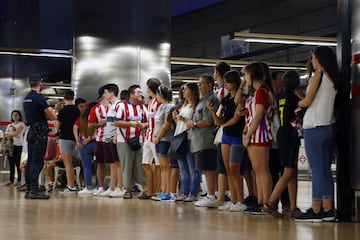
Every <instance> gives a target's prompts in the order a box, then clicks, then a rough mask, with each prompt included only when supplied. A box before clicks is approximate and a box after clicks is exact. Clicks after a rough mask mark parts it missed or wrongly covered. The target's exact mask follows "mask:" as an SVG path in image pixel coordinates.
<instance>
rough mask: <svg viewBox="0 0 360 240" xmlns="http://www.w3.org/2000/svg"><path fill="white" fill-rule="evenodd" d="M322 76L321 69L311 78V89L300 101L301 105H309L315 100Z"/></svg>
mask: <svg viewBox="0 0 360 240" xmlns="http://www.w3.org/2000/svg"><path fill="white" fill-rule="evenodd" d="M320 78H321V71H320V70H317V71H316V72H315V74H314V76H313V77H312V78H311V81H310V86H309V90H308V91H307V93H306V95H305V97H304V98H303V99H302V100H301V101H299V107H309V106H310V105H311V103H312V101H313V100H314V97H315V94H316V92H317V90H318V88H319V84H320Z"/></svg>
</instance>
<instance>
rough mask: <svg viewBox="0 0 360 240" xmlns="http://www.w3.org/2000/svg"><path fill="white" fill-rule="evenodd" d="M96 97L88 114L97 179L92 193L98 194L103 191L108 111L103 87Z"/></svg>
mask: <svg viewBox="0 0 360 240" xmlns="http://www.w3.org/2000/svg"><path fill="white" fill-rule="evenodd" d="M98 95H99V96H98V99H100V102H99V103H98V104H96V105H95V106H94V107H92V108H91V110H90V114H89V121H88V123H89V127H90V128H94V129H96V130H95V136H96V139H95V146H94V155H95V159H96V162H97V170H96V176H97V180H98V188H97V189H96V190H94V192H93V195H94V196H99V195H100V194H101V193H103V192H104V191H105V190H104V185H105V157H104V143H105V142H104V138H105V125H106V113H107V111H108V107H109V102H108V101H107V100H106V99H105V98H104V87H103V86H102V87H100V88H99V90H98Z"/></svg>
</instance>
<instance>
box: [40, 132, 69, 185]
mask: <svg viewBox="0 0 360 240" xmlns="http://www.w3.org/2000/svg"><path fill="white" fill-rule="evenodd" d="M58 140H59V138H58V136H57V135H55V136H54V138H48V144H47V148H46V153H45V157H44V168H43V171H44V173H45V177H47V178H48V179H49V182H48V191H49V192H51V191H52V189H53V186H54V181H55V179H54V168H55V166H59V167H64V164H63V163H62V158H61V154H60V148H59V144H58ZM61 164H62V166H61Z"/></svg>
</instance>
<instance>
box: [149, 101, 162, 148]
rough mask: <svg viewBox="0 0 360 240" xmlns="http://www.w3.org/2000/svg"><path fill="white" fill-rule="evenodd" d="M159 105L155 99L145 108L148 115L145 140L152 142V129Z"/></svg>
mask: <svg viewBox="0 0 360 240" xmlns="http://www.w3.org/2000/svg"><path fill="white" fill-rule="evenodd" d="M160 105H161V103H160V102H159V101H158V100H157V98H153V99H151V101H150V102H149V104H148V107H147V114H148V124H149V125H148V128H147V129H146V140H147V141H149V142H152V137H153V132H154V127H155V119H154V116H155V113H156V111H157V110H158V108H159V107H160Z"/></svg>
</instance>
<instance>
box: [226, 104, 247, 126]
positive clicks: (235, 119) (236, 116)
mask: <svg viewBox="0 0 360 240" xmlns="http://www.w3.org/2000/svg"><path fill="white" fill-rule="evenodd" d="M242 109H243V107H242V106H241V105H237V106H236V110H235V113H234V115H233V117H232V118H231V119H229V121H226V122H224V123H223V124H221V126H222V127H230V126H232V125H235V124H236V123H237V122H238V121H239V120H240V117H241V116H243V115H242V114H241V112H243V111H241V110H242Z"/></svg>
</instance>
